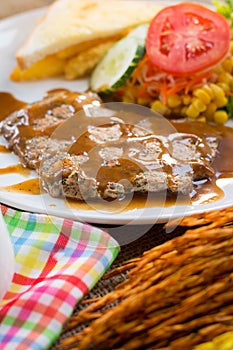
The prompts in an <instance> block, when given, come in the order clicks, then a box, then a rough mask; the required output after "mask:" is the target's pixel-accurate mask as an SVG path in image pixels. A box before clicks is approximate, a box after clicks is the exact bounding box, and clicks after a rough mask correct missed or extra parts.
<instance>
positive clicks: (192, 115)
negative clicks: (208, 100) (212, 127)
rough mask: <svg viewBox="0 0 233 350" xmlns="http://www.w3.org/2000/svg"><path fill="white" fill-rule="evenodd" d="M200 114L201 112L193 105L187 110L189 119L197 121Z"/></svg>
mask: <svg viewBox="0 0 233 350" xmlns="http://www.w3.org/2000/svg"><path fill="white" fill-rule="evenodd" d="M199 114H200V111H199V110H198V109H197V108H196V107H195V106H194V105H193V104H191V105H189V107H188V108H187V110H186V115H187V117H189V118H191V119H196V118H197V117H198V116H199Z"/></svg>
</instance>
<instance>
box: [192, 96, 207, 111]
mask: <svg viewBox="0 0 233 350" xmlns="http://www.w3.org/2000/svg"><path fill="white" fill-rule="evenodd" d="M192 105H193V106H194V107H195V108H196V109H197V110H198V111H199V112H204V111H205V110H206V104H204V103H203V102H202V100H200V99H199V98H193V99H192Z"/></svg>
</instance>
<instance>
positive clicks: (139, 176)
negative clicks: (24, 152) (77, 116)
mask: <svg viewBox="0 0 233 350" xmlns="http://www.w3.org/2000/svg"><path fill="white" fill-rule="evenodd" d="M135 130H136V129H135ZM137 131H138V129H137ZM129 135H130V136H129ZM82 139H85V140H89V141H90V143H88V142H87V141H85V144H82V142H81V140H76V141H75V142H74V143H73V144H72V146H71V148H70V149H69V151H68V152H59V153H57V154H53V155H52V156H51V157H47V158H46V159H45V160H44V161H42V162H41V166H40V169H39V172H40V176H41V179H42V184H43V187H44V188H46V189H47V191H48V192H49V193H50V194H51V195H52V196H54V197H59V196H65V197H69V198H75V199H79V200H83V199H84V200H87V199H93V198H104V199H116V198H123V197H124V196H126V195H127V194H129V193H135V192H160V191H170V192H172V193H182V194H185V195H186V194H189V193H191V192H192V190H193V181H194V180H198V179H203V178H209V177H211V176H213V174H214V170H213V168H212V166H211V163H212V161H213V159H214V157H215V154H216V150H217V146H218V138H213V137H211V138H210V139H205V140H204V139H202V138H200V137H198V136H196V135H189V134H184V133H174V134H171V135H169V136H168V137H164V136H157V135H153V134H146V135H144V136H138V135H136V134H134V128H132V125H127V124H121V123H113V124H111V125H108V126H106V125H104V126H102V127H101V126H98V127H92V128H91V129H89V131H87V132H85V133H84V135H82ZM87 144H88V147H87ZM90 145H91V148H90V147H89V146H90Z"/></svg>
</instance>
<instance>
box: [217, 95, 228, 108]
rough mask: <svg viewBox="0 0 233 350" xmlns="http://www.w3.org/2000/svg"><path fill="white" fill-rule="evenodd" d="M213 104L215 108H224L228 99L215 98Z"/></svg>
mask: <svg viewBox="0 0 233 350" xmlns="http://www.w3.org/2000/svg"><path fill="white" fill-rule="evenodd" d="M214 102H215V103H216V105H217V107H218V108H221V107H224V106H226V104H227V102H228V99H227V97H226V96H217V97H216V98H215V99H214Z"/></svg>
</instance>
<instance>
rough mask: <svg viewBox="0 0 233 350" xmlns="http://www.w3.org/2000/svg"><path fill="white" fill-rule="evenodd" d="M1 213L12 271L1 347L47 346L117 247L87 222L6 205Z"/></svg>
mask: <svg viewBox="0 0 233 350" xmlns="http://www.w3.org/2000/svg"><path fill="white" fill-rule="evenodd" d="M3 211H4V218H5V221H6V223H7V227H8V230H9V233H10V236H11V240H12V243H13V247H14V252H15V258H16V271H15V274H14V278H13V283H12V285H11V288H10V290H9V291H8V292H7V294H6V295H5V297H4V299H3V301H2V302H1V303H0V349H1V350H3V349H7V350H14V349H18V350H26V349H27V350H28V349H30V350H40V349H43V350H44V349H48V348H49V347H50V346H51V345H52V343H54V341H55V340H56V339H57V337H58V336H59V334H60V332H61V330H62V327H63V324H64V322H65V321H66V319H67V318H68V317H69V316H70V315H71V313H72V311H73V308H74V306H75V305H76V303H77V302H78V301H79V300H80V299H81V298H82V297H83V295H84V294H85V293H87V292H88V290H90V289H91V288H92V287H93V286H94V285H95V283H96V282H97V281H98V280H99V279H100V277H101V276H102V275H103V273H104V272H105V271H106V270H107V269H108V267H109V266H110V264H111V263H112V261H113V260H114V259H115V258H116V256H117V254H118V252H119V246H118V244H117V242H116V241H115V240H114V239H113V238H111V237H110V236H109V235H108V234H107V233H106V232H104V231H102V230H100V229H98V228H96V227H92V226H90V225H86V224H82V223H79V222H74V221H71V220H66V219H61V218H57V217H52V216H47V215H40V214H33V213H27V212H21V211H17V210H13V209H9V208H6V207H3Z"/></svg>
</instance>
